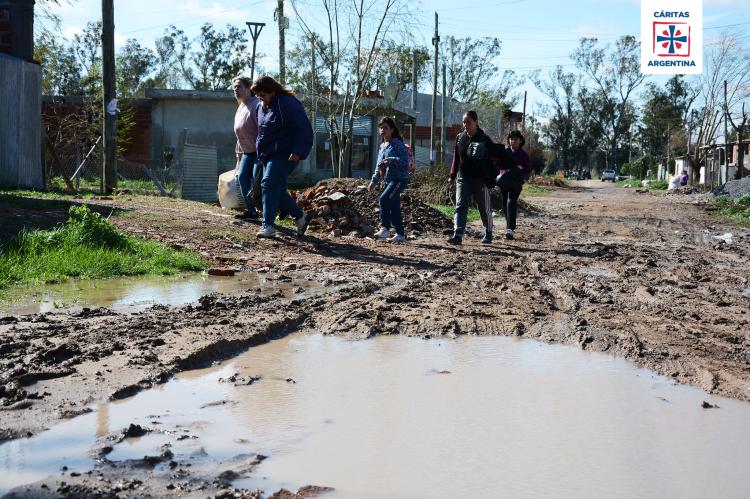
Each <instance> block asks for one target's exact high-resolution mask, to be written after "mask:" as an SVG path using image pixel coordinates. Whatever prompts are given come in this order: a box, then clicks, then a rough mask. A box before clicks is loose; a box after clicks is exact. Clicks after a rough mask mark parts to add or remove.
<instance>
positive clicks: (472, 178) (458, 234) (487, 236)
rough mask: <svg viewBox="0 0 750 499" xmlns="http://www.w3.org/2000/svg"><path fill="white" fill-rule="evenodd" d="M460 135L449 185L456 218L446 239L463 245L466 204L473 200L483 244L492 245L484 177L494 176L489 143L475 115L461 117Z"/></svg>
mask: <svg viewBox="0 0 750 499" xmlns="http://www.w3.org/2000/svg"><path fill="white" fill-rule="evenodd" d="M462 121H463V125H464V130H463V132H461V133H459V134H458V136H457V137H456V145H455V147H454V148H453V162H452V163H451V173H450V178H449V179H448V185H449V186H452V185H453V184H454V183H455V185H456V214H455V215H454V217H453V237H451V238H450V239H448V242H449V243H451V244H461V243H462V242H463V236H464V230H466V216H467V214H468V211H469V203H470V202H471V198H472V197H473V198H474V201H476V203H477V205H478V207H479V215H480V216H481V217H482V224H483V225H484V238H483V239H482V243H484V244H490V243H491V242H492V206H491V203H490V191H489V189H488V188H487V185H486V179H487V177H488V176H489V177H494V176H495V173H496V172H493V171H491V170H492V169H493V166H492V165H493V163H492V162H491V161H490V159H489V149H490V147H491V145H492V143H493V142H492V139H491V138H490V137H489V136H488V135H487V134H485V133H484V132H483V131H482V129H481V128H479V125H478V117H477V113H476V111H467V112H466V114H464V116H463V119H462Z"/></svg>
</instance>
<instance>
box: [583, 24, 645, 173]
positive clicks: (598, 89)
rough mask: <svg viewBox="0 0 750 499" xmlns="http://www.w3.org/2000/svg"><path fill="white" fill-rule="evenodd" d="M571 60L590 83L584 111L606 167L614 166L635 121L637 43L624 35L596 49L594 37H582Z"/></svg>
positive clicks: (640, 78) (640, 76)
mask: <svg viewBox="0 0 750 499" xmlns="http://www.w3.org/2000/svg"><path fill="white" fill-rule="evenodd" d="M571 58H572V59H573V61H574V62H575V65H576V67H577V68H578V69H579V70H580V71H582V72H583V73H584V74H585V75H586V76H587V78H588V80H589V81H590V83H591V84H592V90H593V92H592V93H591V94H590V95H588V99H587V100H586V103H587V104H588V106H587V107H586V108H584V112H589V113H593V114H592V115H593V116H594V117H595V119H596V121H597V122H598V125H599V128H600V129H601V131H602V139H603V143H602V145H603V146H604V149H605V150H606V151H607V156H608V160H609V161H608V163H609V166H610V167H615V166H616V165H617V162H618V156H617V154H618V150H619V149H620V147H621V145H622V144H621V142H622V140H623V137H625V136H626V135H627V131H628V130H629V129H630V127H631V125H632V124H633V122H634V121H635V118H636V116H635V108H634V106H633V102H632V101H633V98H634V92H635V90H636V89H637V88H638V87H639V86H640V85H641V84H642V83H643V81H644V79H645V75H644V74H643V73H641V70H640V42H638V41H637V40H636V38H635V37H634V36H630V35H628V36H623V37H621V38H620V39H618V40H617V41H616V42H615V44H614V47H610V46H605V47H600V46H599V43H598V40H597V39H596V38H582V39H581V41H580V45H579V46H578V48H577V49H576V50H575V51H574V52H573V54H572V55H571Z"/></svg>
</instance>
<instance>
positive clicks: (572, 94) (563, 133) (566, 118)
mask: <svg viewBox="0 0 750 499" xmlns="http://www.w3.org/2000/svg"><path fill="white" fill-rule="evenodd" d="M531 81H532V82H533V83H534V86H535V87H536V88H537V89H538V90H539V91H540V92H542V93H543V94H544V95H545V96H547V98H548V99H549V100H550V102H551V107H552V113H551V116H550V121H549V123H548V124H547V126H546V127H544V129H545V131H546V133H547V135H548V136H549V139H550V145H551V146H553V147H555V148H556V149H557V150H558V151H559V154H560V162H561V163H562V166H563V168H565V169H570V167H571V166H572V162H573V161H572V160H573V158H572V151H571V148H572V147H573V145H572V144H573V131H574V123H575V118H576V116H575V115H576V113H577V112H578V111H579V110H578V108H577V105H576V89H577V87H578V83H579V78H578V77H576V75H574V74H573V73H566V72H565V71H564V70H563V68H562V66H557V67H556V68H555V69H554V70H552V71H550V72H549V75H548V78H547V80H541V79H540V78H539V72H538V71H537V72H534V73H532V74H531Z"/></svg>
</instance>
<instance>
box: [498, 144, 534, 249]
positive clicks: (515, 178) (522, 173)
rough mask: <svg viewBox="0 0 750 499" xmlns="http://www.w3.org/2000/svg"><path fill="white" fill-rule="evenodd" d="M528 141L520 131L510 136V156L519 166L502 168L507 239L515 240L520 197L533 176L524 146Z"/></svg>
mask: <svg viewBox="0 0 750 499" xmlns="http://www.w3.org/2000/svg"><path fill="white" fill-rule="evenodd" d="M524 144H526V140H525V139H524V138H523V135H521V132H519V131H518V130H513V131H512V132H510V133H509V134H508V147H509V148H510V154H511V156H513V159H514V160H515V162H516V163H517V165H513V166H510V167H509V168H504V167H502V166H501V168H500V175H499V176H498V183H497V184H498V186H499V187H500V193H501V195H502V204H503V215H505V227H506V229H505V238H506V239H513V237H514V235H513V232H514V231H515V230H516V216H517V214H518V197H519V196H520V195H521V189H522V188H523V183H524V181H525V180H526V179H527V178H528V177H529V175H531V162H530V161H529V156H528V154H526V151H524V150H523V146H524Z"/></svg>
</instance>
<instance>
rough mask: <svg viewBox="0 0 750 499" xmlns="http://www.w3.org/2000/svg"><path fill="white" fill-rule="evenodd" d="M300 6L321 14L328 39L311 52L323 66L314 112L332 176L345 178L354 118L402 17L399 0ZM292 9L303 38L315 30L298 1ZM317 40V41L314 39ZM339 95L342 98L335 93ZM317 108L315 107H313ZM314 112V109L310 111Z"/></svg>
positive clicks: (336, 0) (324, 1)
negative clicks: (321, 119)
mask: <svg viewBox="0 0 750 499" xmlns="http://www.w3.org/2000/svg"><path fill="white" fill-rule="evenodd" d="M304 6H305V7H307V8H311V9H321V10H322V11H323V12H325V22H326V25H327V28H328V33H327V37H326V36H325V35H324V38H327V39H324V40H321V42H322V43H320V44H318V45H317V46H316V48H317V49H318V50H319V52H320V55H321V57H322V59H323V61H324V67H325V71H326V73H327V77H326V79H327V80H328V85H329V87H328V89H326V91H325V92H324V93H322V95H316V96H315V98H316V99H317V100H319V104H320V105H319V109H321V110H322V111H323V112H324V113H325V115H326V128H327V131H328V135H329V139H330V143H331V148H330V151H331V162H332V168H333V173H334V175H338V176H344V175H346V176H350V175H351V161H350V160H349V159H348V158H350V157H351V156H350V151H351V145H352V137H353V131H354V118H355V116H356V115H358V114H363V113H361V112H358V111H359V109H360V106H361V102H362V97H363V94H364V91H365V90H369V89H368V88H367V86H368V84H369V83H370V82H371V79H372V75H373V70H374V65H375V63H376V61H377V59H378V54H379V51H380V48H381V47H382V46H383V45H384V43H385V41H386V40H387V39H388V37H389V36H390V35H392V34H394V33H395V32H396V31H397V30H398V28H399V21H403V20H404V19H406V17H405V16H404V15H403V14H405V12H406V2H405V1H404V0H382V1H376V0H367V1H365V0H349V1H339V0H319V1H318V2H310V3H308V2H305V3H304ZM292 9H293V10H294V12H295V15H296V17H297V20H298V21H299V24H300V26H301V28H302V30H303V32H304V33H305V36H307V37H310V38H312V35H313V33H314V30H313V29H312V27H311V26H309V25H308V23H307V22H306V20H305V15H304V10H303V8H302V5H301V2H299V1H297V0H292ZM318 39H319V38H318ZM341 92H343V98H342V97H341V95H340V93H341ZM316 103H317V102H316ZM314 107H315V106H314Z"/></svg>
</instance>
